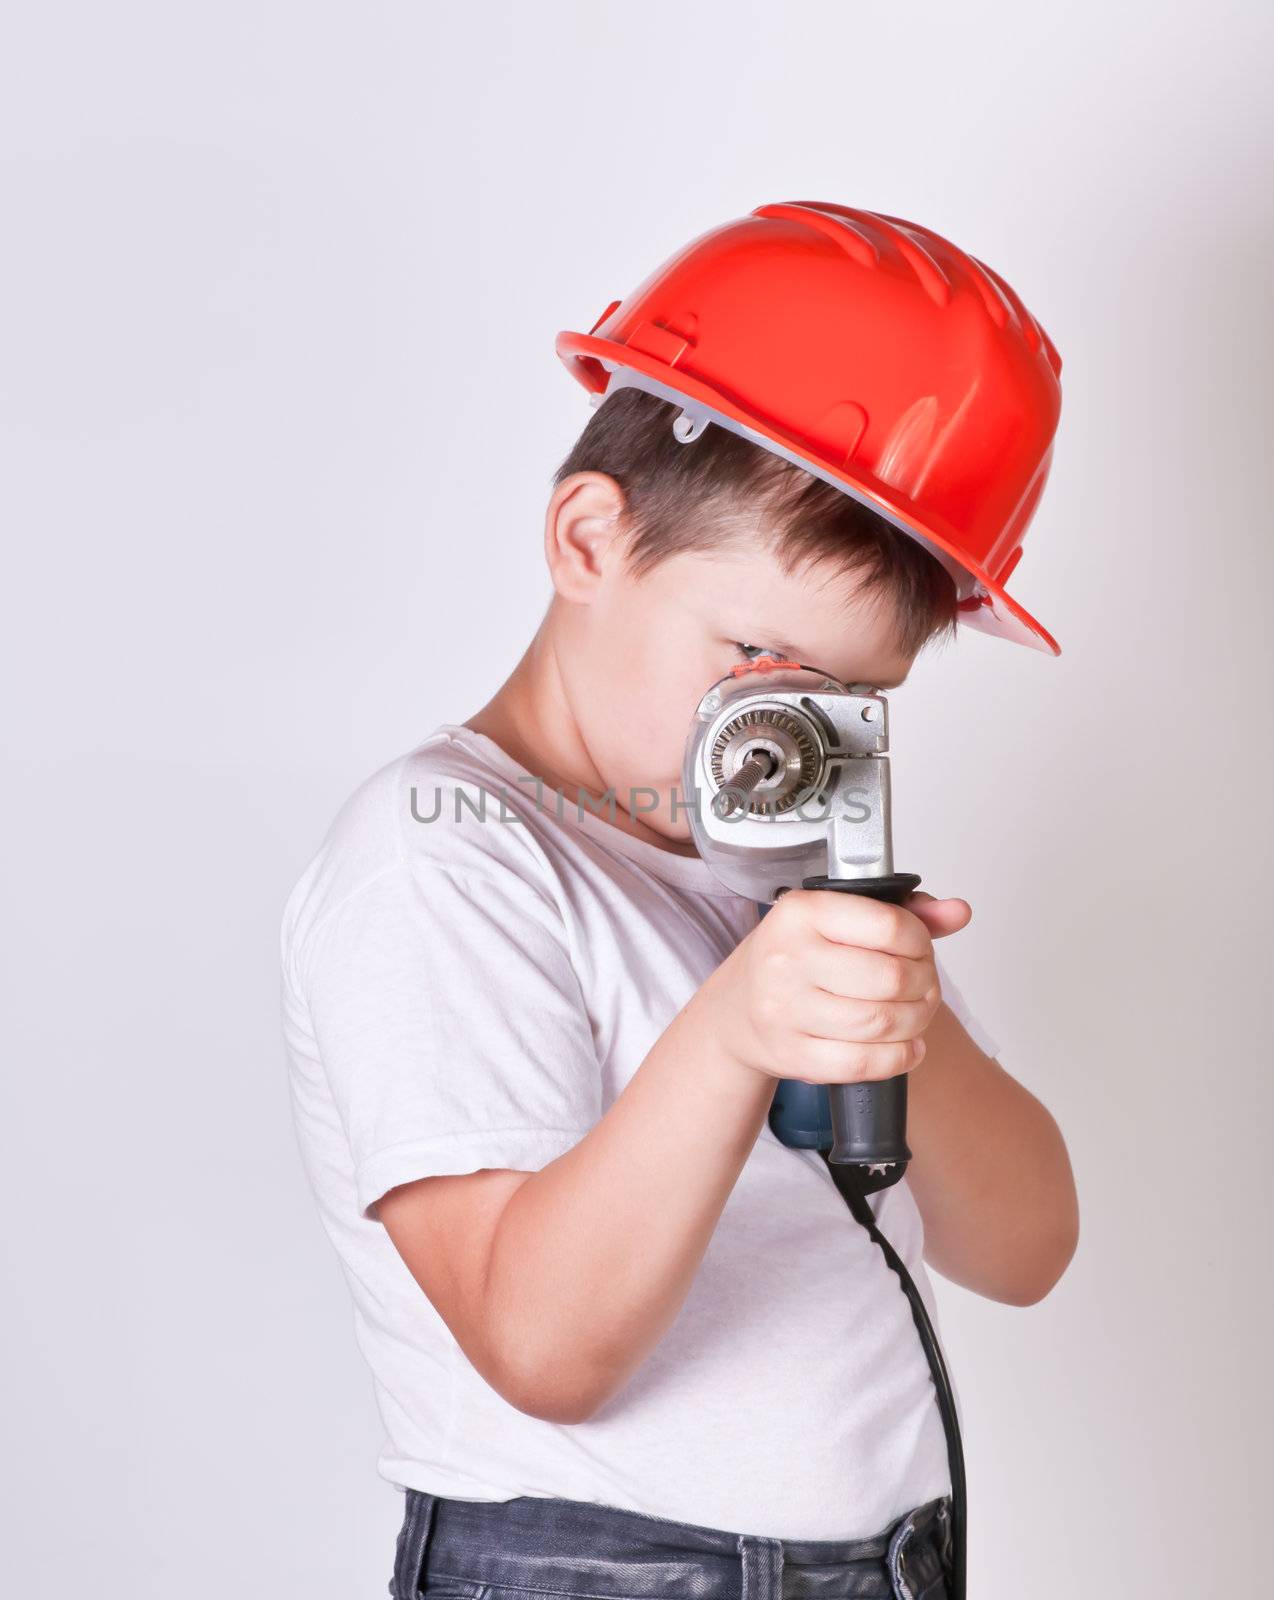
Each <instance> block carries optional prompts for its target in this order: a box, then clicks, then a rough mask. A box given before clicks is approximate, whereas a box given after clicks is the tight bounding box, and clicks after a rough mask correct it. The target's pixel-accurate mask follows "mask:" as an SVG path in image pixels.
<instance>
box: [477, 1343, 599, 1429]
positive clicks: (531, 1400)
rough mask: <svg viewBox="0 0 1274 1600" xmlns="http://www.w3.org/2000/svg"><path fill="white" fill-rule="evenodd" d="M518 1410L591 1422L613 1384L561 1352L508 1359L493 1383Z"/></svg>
mask: <svg viewBox="0 0 1274 1600" xmlns="http://www.w3.org/2000/svg"><path fill="white" fill-rule="evenodd" d="M494 1387H495V1388H497V1390H498V1392H499V1393H500V1395H501V1396H502V1397H503V1398H504V1399H505V1400H507V1401H508V1403H509V1404H510V1405H511V1406H512V1407H513V1408H514V1409H515V1410H516V1411H521V1412H523V1413H525V1415H526V1416H528V1417H536V1418H538V1419H539V1420H540V1421H541V1422H558V1423H563V1424H568V1425H569V1424H572V1423H580V1422H588V1421H590V1420H591V1418H592V1417H594V1416H595V1415H596V1413H597V1412H598V1411H600V1410H601V1408H602V1407H603V1406H604V1405H605V1404H606V1402H607V1401H608V1400H609V1399H610V1397H611V1394H612V1393H613V1392H614V1386H613V1384H610V1383H608V1382H605V1381H603V1380H602V1379H600V1378H599V1377H597V1376H595V1375H594V1374H592V1373H590V1372H588V1371H587V1369H586V1367H585V1366H584V1364H583V1363H580V1362H572V1361H570V1360H568V1359H565V1358H564V1357H563V1356H562V1355H557V1356H556V1357H553V1358H550V1359H548V1360H546V1361H540V1362H533V1361H527V1360H526V1359H525V1357H524V1356H523V1357H522V1358H521V1359H516V1360H510V1361H508V1362H506V1363H505V1364H504V1366H503V1369H502V1376H501V1381H500V1382H499V1383H498V1384H496V1385H494Z"/></svg>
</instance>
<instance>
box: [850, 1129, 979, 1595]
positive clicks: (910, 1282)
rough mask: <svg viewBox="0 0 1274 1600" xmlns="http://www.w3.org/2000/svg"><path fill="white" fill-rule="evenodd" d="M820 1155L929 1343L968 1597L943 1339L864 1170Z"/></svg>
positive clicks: (960, 1581) (963, 1510)
mask: <svg viewBox="0 0 1274 1600" xmlns="http://www.w3.org/2000/svg"><path fill="white" fill-rule="evenodd" d="M819 1155H821V1156H822V1158H823V1162H824V1164H825V1165H826V1167H827V1170H828V1171H829V1172H830V1173H831V1175H832V1182H833V1183H834V1184H835V1185H836V1187H837V1189H839V1191H840V1193H841V1197H842V1198H843V1199H844V1201H845V1204H846V1205H847V1206H848V1207H849V1209H850V1211H852V1212H853V1214H854V1218H855V1220H856V1221H857V1222H860V1223H861V1224H862V1226H863V1227H864V1228H866V1230H867V1232H868V1233H869V1234H870V1235H871V1237H872V1239H873V1240H874V1241H875V1242H876V1244H877V1245H879V1247H880V1251H881V1254H882V1255H883V1256H884V1258H885V1260H886V1261H887V1262H888V1264H889V1266H890V1267H891V1268H892V1269H893V1271H894V1272H895V1273H896V1274H897V1277H898V1281H899V1283H900V1284H901V1285H902V1292H903V1293H904V1294H905V1295H906V1296H907V1302H908V1304H909V1305H910V1306H911V1317H912V1321H913V1322H914V1323H915V1324H916V1332H917V1333H918V1334H919V1335H920V1343H921V1344H922V1345H923V1346H924V1352H925V1357H926V1359H927V1360H928V1362H929V1372H930V1374H931V1375H932V1377H933V1387H934V1391H935V1393H936V1395H937V1398H938V1412H939V1415H940V1416H941V1417H942V1431H943V1432H944V1433H945V1434H946V1436H947V1463H948V1467H949V1469H950V1472H951V1600H966V1591H965V1581H966V1569H967V1563H968V1547H967V1542H966V1540H967V1528H968V1500H967V1494H966V1487H965V1478H964V1445H963V1443H962V1442H961V1439H960V1420H959V1418H958V1417H957V1415H956V1405H955V1394H954V1392H953V1390H952V1388H951V1379H950V1377H949V1376H948V1374H947V1364H946V1362H945V1361H944V1360H943V1359H942V1347H941V1346H940V1345H939V1343H938V1335H937V1333H936V1332H935V1331H934V1326H933V1323H932V1322H931V1321H930V1320H929V1312H928V1310H927V1309H926V1308H925V1303H924V1300H923V1299H922V1298H921V1295H920V1290H919V1289H917V1287H916V1284H915V1280H914V1279H913V1278H912V1276H911V1274H910V1273H909V1272H908V1271H907V1268H906V1267H905V1266H904V1265H903V1261H902V1257H901V1256H900V1255H899V1254H898V1252H897V1251H896V1250H895V1249H894V1247H893V1245H891V1244H890V1242H889V1240H888V1239H886V1238H885V1236H884V1234H883V1233H881V1231H880V1229H879V1228H878V1227H877V1226H876V1217H875V1214H874V1213H873V1211H872V1209H871V1206H870V1205H868V1203H867V1196H866V1194H865V1192H864V1191H863V1189H862V1187H861V1185H860V1176H859V1174H860V1169H859V1168H857V1167H854V1166H851V1165H848V1164H846V1163H842V1162H833V1161H829V1160H828V1159H827V1158H828V1152H827V1151H826V1150H820V1151H819Z"/></svg>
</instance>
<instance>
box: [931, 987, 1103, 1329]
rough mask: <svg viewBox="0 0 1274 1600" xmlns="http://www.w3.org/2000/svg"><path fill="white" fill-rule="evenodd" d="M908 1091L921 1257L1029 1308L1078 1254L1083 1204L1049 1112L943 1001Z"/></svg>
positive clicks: (957, 1280)
mask: <svg viewBox="0 0 1274 1600" xmlns="http://www.w3.org/2000/svg"><path fill="white" fill-rule="evenodd" d="M925 1043H926V1045H927V1047H928V1048H927V1050H926V1053H925V1059H924V1063H923V1065H922V1066H921V1067H920V1069H919V1070H918V1071H916V1072H914V1073H913V1074H912V1076H911V1080H910V1089H909V1092H908V1123H907V1140H908V1143H909V1144H910V1146H911V1150H912V1158H913V1159H912V1162H911V1165H910V1167H909V1168H908V1169H907V1181H908V1183H909V1185H910V1187H911V1192H912V1194H913V1196H914V1198H915V1201H916V1204H917V1206H918V1207H919V1209H920V1214H921V1217H922V1218H923V1220H924V1228H925V1259H926V1260H927V1261H928V1262H929V1263H930V1264H931V1265H932V1266H933V1267H935V1268H936V1269H937V1271H939V1272H940V1273H942V1275H943V1276H944V1277H946V1278H950V1279H951V1280H952V1281H953V1282H955V1283H959V1284H962V1285H963V1286H964V1287H965V1288H967V1289H972V1290H974V1291H976V1293H978V1294H982V1295H986V1296H987V1297H988V1298H990V1299H992V1300H1000V1301H1004V1302H1005V1303H1007V1304H1010V1305H1033V1304H1034V1303H1035V1302H1036V1301H1038V1300H1042V1299H1043V1298H1044V1296H1045V1295H1046V1294H1047V1293H1048V1292H1049V1290H1050V1289H1051V1288H1052V1287H1053V1285H1054V1284H1055V1283H1056V1282H1057V1280H1058V1279H1059V1278H1060V1277H1061V1275H1062V1273H1063V1272H1064V1271H1065V1270H1066V1267H1067V1264H1068V1263H1069V1262H1070V1259H1071V1257H1072V1256H1073V1255H1074V1253H1075V1246H1076V1244H1077V1242H1078V1238H1079V1206H1078V1201H1077V1199H1076V1194H1075V1181H1074V1177H1073V1175H1072V1172H1071V1165H1070V1159H1069V1157H1068V1156H1067V1153H1066V1145H1065V1142H1064V1141H1063V1139H1062V1135H1061V1133H1060V1131H1059V1130H1058V1127H1057V1124H1056V1122H1054V1120H1053V1118H1052V1117H1051V1116H1050V1114H1049V1112H1048V1111H1047V1110H1046V1109H1045V1107H1044V1106H1043V1105H1041V1104H1040V1102H1039V1101H1038V1100H1037V1099H1036V1098H1035V1096H1034V1095H1033V1094H1031V1093H1030V1092H1029V1090H1027V1089H1026V1088H1024V1087H1023V1085H1022V1084H1020V1083H1019V1082H1018V1081H1017V1080H1016V1079H1015V1078H1013V1077H1011V1076H1010V1074H1009V1073H1007V1072H1006V1071H1005V1070H1004V1068H1003V1067H1001V1066H1000V1064H999V1062H998V1061H996V1060H994V1059H993V1058H992V1057H990V1056H988V1055H986V1054H985V1053H984V1052H983V1051H982V1050H980V1049H979V1048H978V1046H977V1045H976V1044H975V1043H974V1042H973V1040H972V1039H971V1038H970V1037H969V1035H968V1033H967V1032H966V1031H965V1029H964V1028H963V1027H962V1026H961V1024H960V1022H959V1021H958V1019H957V1018H956V1017H955V1015H954V1014H953V1012H952V1011H951V1008H950V1007H949V1006H947V1005H945V1004H944V1005H942V1006H940V1007H939V1008H938V1011H937V1012H936V1013H935V1015H934V1018H933V1021H932V1022H931V1023H930V1024H929V1027H928V1030H927V1031H926V1033H925Z"/></svg>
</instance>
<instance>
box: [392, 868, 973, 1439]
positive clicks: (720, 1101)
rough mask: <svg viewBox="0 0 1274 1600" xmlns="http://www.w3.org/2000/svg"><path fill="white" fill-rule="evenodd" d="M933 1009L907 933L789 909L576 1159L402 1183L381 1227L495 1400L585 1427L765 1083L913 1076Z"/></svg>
mask: <svg viewBox="0 0 1274 1600" xmlns="http://www.w3.org/2000/svg"><path fill="white" fill-rule="evenodd" d="M940 1003H941V992H940V987H939V981H938V976H937V971H936V967H935V964H934V960H933V950H932V943H931V940H930V937H929V934H928V932H927V931H926V929H925V926H924V924H923V923H922V922H921V921H920V920H919V919H918V918H916V917H914V916H912V915H911V913H910V912H907V911H904V910H901V909H899V908H898V907H895V906H889V905H884V904H881V903H879V902H876V901H874V900H870V899H866V898H860V897H859V896H856V895H827V894H820V893H817V892H815V891H793V892H792V893H791V894H789V895H786V896H784V898H783V900H782V901H781V902H780V903H779V904H778V905H776V906H775V908H774V909H773V911H772V912H771V913H770V914H769V915H768V916H766V917H765V918H764V920H763V921H762V922H761V924H760V926H759V927H757V928H756V929H754V930H753V931H752V932H751V933H749V934H748V935H747V936H746V938H744V939H743V940H742V941H741V943H740V944H739V945H738V946H737V947H736V948H735V949H734V951H732V952H731V954H730V955H729V956H728V957H727V958H726V960H725V961H724V962H723V963H722V964H721V966H720V967H718V968H717V969H716V971H715V972H713V973H712V974H711V976H710V977H709V978H708V979H707V981H706V982H705V983H704V984H703V985H702V986H701V987H700V989H699V990H698V991H697V993H696V994H695V995H693V996H692V998H691V999H690V1001H689V1002H688V1003H687V1004H686V1006H685V1007H683V1009H682V1010H681V1011H680V1012H679V1013H678V1014H677V1016H676V1017H675V1018H674V1019H673V1021H672V1023H671V1024H670V1025H669V1026H668V1028H667V1029H666V1030H665V1031H664V1033H663V1034H662V1035H661V1036H660V1037H659V1038H658V1039H657V1040H656V1042H655V1044H654V1045H653V1046H652V1048H651V1049H650V1051H649V1053H648V1054H647V1055H646V1057H645V1059H644V1060H643V1061H642V1063H641V1064H640V1066H639V1067H638V1068H637V1071H636V1072H635V1073H634V1074H633V1077H632V1078H631V1079H630V1081H629V1082H628V1084H627V1085H626V1086H625V1087H624V1090H623V1092H622V1093H621V1094H620V1095H619V1096H618V1098H617V1099H616V1100H615V1102H614V1104H613V1105H612V1106H611V1107H610V1109H609V1110H608V1111H607V1112H606V1113H605V1115H604V1116H602V1117H601V1118H600V1119H599V1120H598V1121H597V1122H596V1123H595V1124H594V1126H593V1127H592V1128H590V1130H589V1131H588V1132H587V1134H585V1135H584V1136H583V1137H582V1138H581V1139H579V1140H578V1142H577V1143H575V1144H574V1145H573V1146H572V1147H571V1148H570V1149H568V1150H566V1151H565V1152H564V1153H563V1154H561V1155H559V1156H558V1157H557V1158H556V1159H555V1160H553V1161H550V1162H549V1163H548V1164H547V1165H546V1166H545V1167H543V1168H542V1169H541V1170H539V1171H535V1172H529V1173H524V1172H515V1171H510V1170H508V1169H506V1168H500V1169H495V1170H480V1171H477V1172H473V1171H470V1172H467V1173H456V1174H433V1175H431V1176H428V1177H425V1178H421V1179H416V1180H415V1181H412V1182H406V1183H401V1184H399V1185H397V1186H396V1187H393V1188H391V1189H390V1190H389V1191H388V1192H387V1193H385V1194H383V1195H382V1196H381V1198H380V1199H379V1202H378V1204H377V1207H376V1215H377V1216H378V1217H379V1218H380V1220H381V1221H382V1222H383V1223H384V1225H385V1227H386V1229H387V1230H388V1232H389V1235H390V1237H391V1239H392V1240H393V1242H394V1244H395V1246H396V1248H397V1249H398V1251H399V1254H400V1255H401V1256H402V1257H403V1260H404V1261H405V1262H406V1264H407V1267H408V1268H409V1270H410V1271H411V1272H412V1274H413V1275H414V1277H415V1278H416V1281H417V1282H418V1283H419V1284H420V1286H421V1288H422V1289H423V1290H424V1292H425V1294H426V1295H427V1296H428V1298H429V1299H430V1301H431V1302H432V1304H433V1305H434V1307H435V1309H436V1310H437V1311H438V1313H439V1315H440V1316H441V1317H442V1318H443V1320H444V1321H445V1322H446V1323H447V1326H448V1327H449V1328H450V1329H451V1331H452V1333H453V1334H454V1336H455V1338H456V1340H457V1342H458V1343H459V1345H460V1347H461V1348H462V1350H463V1351H464V1352H465V1354H466V1356H467V1357H468V1358H469V1360H470V1362H471V1363H472V1365H473V1366H474V1367H475V1368H476V1369H477V1371H478V1372H480V1373H481V1374H482V1376H483V1377H484V1378H485V1379H486V1381H487V1382H488V1383H489V1384H490V1385H491V1386H492V1387H493V1388H494V1389H496V1390H497V1392H498V1393H500V1394H502V1395H503V1396H504V1397H505V1399H507V1400H508V1401H509V1402H510V1404H512V1405H514V1406H516V1407H517V1408H518V1409H519V1410H523V1411H527V1412H529V1413H530V1414H532V1415H534V1416H540V1417H544V1418H546V1419H548V1420H551V1421H558V1422H578V1421H583V1420H585V1419H586V1418H588V1417H589V1416H591V1415H592V1414H593V1413H594V1412H595V1411H596V1410H597V1409H598V1408H599V1407H600V1406H602V1405H603V1404H605V1402H606V1401H607V1400H608V1399H609V1398H610V1397H611V1396H612V1395H613V1394H615V1393H616V1392H617V1391H618V1390H619V1389H620V1388H622V1387H623V1385H624V1384H625V1383H626V1382H627V1381H628V1379H629V1378H630V1377H631V1376H632V1375H633V1373H634V1372H635V1371H636V1370H637V1368H638V1367H639V1366H640V1365H641V1363H642V1362H643V1361H644V1360H645V1359H646V1357H647V1356H648V1355H649V1354H650V1352H651V1351H652V1350H653V1348H654V1346H655V1345H656V1344H657V1342H658V1341H659V1339H660V1338H661V1337H662V1336H663V1334H664V1332H665V1331H666V1330H667V1328H668V1327H669V1325H670V1324H671V1322H672V1321H673V1319H674V1317H675V1316H676V1314H677V1312H678V1310H679V1309H680V1307H681V1305H682V1303H683V1302H684V1300H685V1298H686V1295H687V1293H688V1292H689V1289H690V1286H691V1283H692V1282H693V1279H694V1276H695V1273H696V1271H697V1269H698V1266H699V1264H700V1262H701V1261H702V1259H703V1255H704V1252H705V1250H706V1249H707V1246H708V1243H709V1240H710V1239H711V1237H712V1234H713V1231H714V1230H715V1228H716V1225H717V1222H718V1220H719V1218H720V1216H721V1212H722V1210H723V1208H724V1206H725V1202H726V1200H727V1198H728V1197H729V1195H730V1192H731V1190H732V1189H733V1187H734V1185H735V1183H736V1181H737V1180H738V1177H739V1173H740V1172H741V1171H742V1168H743V1165H744V1162H745V1161H746V1160H747V1158H748V1154H749V1152H750V1150H751V1149H752V1146H753V1145H754V1144H755V1142H756V1139H757V1137H758V1135H759V1134H760V1131H761V1129H762V1127H763V1126H764V1124H765V1119H766V1116H767V1113H768V1111H769V1107H770V1102H771V1100H772V1099H773V1095H774V1087H775V1081H776V1079H778V1078H780V1077H784V1076H800V1077H803V1078H805V1079H806V1081H809V1082H824V1083H826V1082H851V1081H866V1080H876V1079H881V1078H885V1077H890V1076H893V1075H894V1074H896V1073H898V1072H902V1071H906V1070H908V1069H909V1068H910V1067H911V1066H913V1065H914V1064H915V1062H916V1061H918V1060H919V1059H920V1058H921V1056H922V1055H923V1053H924V1041H923V1039H922V1038H921V1035H922V1034H923V1032H924V1030H925V1028H926V1027H927V1026H928V1024H929V1023H930V1021H931V1020H932V1018H933V1016H934V1014H935V1011H936V1009H937V1007H938V1006H939V1005H940Z"/></svg>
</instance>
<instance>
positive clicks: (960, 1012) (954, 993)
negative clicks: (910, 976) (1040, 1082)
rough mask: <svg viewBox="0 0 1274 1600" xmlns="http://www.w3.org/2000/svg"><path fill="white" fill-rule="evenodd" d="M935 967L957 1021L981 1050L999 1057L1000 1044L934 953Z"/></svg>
mask: <svg viewBox="0 0 1274 1600" xmlns="http://www.w3.org/2000/svg"><path fill="white" fill-rule="evenodd" d="M934 965H935V966H936V967H937V969H938V983H939V986H940V987H941V989H942V998H943V999H944V1000H945V1001H946V1003H947V1004H948V1005H949V1006H950V1007H951V1010H952V1011H953V1012H954V1013H955V1016H956V1019H957V1020H958V1021H959V1022H960V1023H961V1024H962V1025H963V1027H964V1031H965V1032H966V1033H967V1034H968V1035H969V1037H970V1038H971V1039H972V1040H973V1042H974V1044H976V1045H977V1047H978V1049H979V1050H984V1051H985V1052H986V1053H987V1055H989V1056H998V1055H999V1053H1000V1042H999V1040H998V1039H997V1038H996V1037H995V1035H994V1034H993V1033H991V1032H990V1030H989V1029H987V1028H985V1027H983V1025H982V1024H981V1023H980V1022H979V1021H978V1019H977V1017H975V1016H974V1014H973V1012H972V1011H970V1009H969V1003H968V1001H967V1000H966V999H965V998H964V995H963V994H962V993H961V992H960V989H959V987H958V985H957V984H956V981H955V979H954V978H953V977H952V976H951V974H950V973H949V972H948V971H947V969H946V967H945V966H944V965H943V964H942V960H941V958H940V957H939V956H938V954H937V952H936V951H935V952H934Z"/></svg>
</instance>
